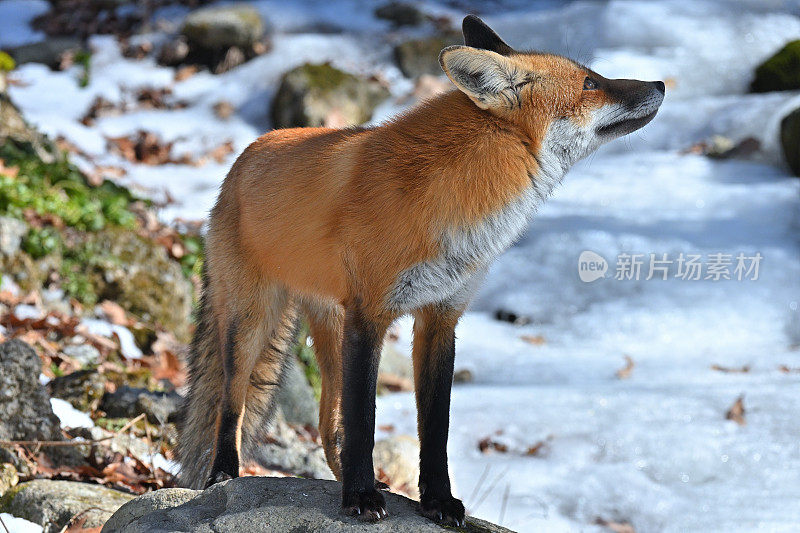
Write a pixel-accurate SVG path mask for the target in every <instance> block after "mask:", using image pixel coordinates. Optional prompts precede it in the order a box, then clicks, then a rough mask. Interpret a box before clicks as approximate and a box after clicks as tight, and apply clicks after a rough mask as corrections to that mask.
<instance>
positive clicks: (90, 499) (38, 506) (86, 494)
mask: <svg viewBox="0 0 800 533" xmlns="http://www.w3.org/2000/svg"><path fill="white" fill-rule="evenodd" d="M132 498H133V496H132V495H130V494H125V493H123V492H119V491H117V490H114V489H109V488H107V487H104V486H102V485H90V484H88V483H78V482H76V481H54V480H50V479H35V480H33V481H28V482H26V483H20V484H19V485H17V486H16V487H14V488H13V489H11V490H10V491H9V492H8V493H7V494H6V495H5V496H3V498H2V500H0V512H4V513H10V514H12V515H14V516H18V517H20V518H24V519H26V520H29V521H31V522H33V523H34V524H39V525H40V526H42V527H43V528H44V533H56V532H58V531H62V529H63V528H64V526H66V525H67V523H69V521H70V520H71V519H72V518H73V517H74V516H75V515H77V514H79V513H83V514H82V517H86V522H85V523H84V524H83V525H84V527H85V528H91V527H100V526H102V525H103V524H104V523H105V522H106V520H108V518H109V517H110V516H111V515H112V514H113V513H114V511H116V510H117V509H119V507H120V506H121V505H122V504H124V503H126V502H128V501H130V500H131V499H132Z"/></svg>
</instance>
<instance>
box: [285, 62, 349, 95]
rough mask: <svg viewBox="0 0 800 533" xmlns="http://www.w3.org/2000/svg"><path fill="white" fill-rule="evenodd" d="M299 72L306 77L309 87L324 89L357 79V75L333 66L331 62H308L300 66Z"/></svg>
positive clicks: (328, 89)
mask: <svg viewBox="0 0 800 533" xmlns="http://www.w3.org/2000/svg"><path fill="white" fill-rule="evenodd" d="M299 72H300V73H302V74H303V76H305V77H306V79H307V80H308V86H309V87H311V88H314V89H320V90H322V91H331V90H333V89H336V88H337V87H339V86H340V85H341V84H342V83H344V82H345V81H347V80H348V79H353V80H355V76H353V75H352V74H348V73H347V72H343V71H341V70H339V69H338V68H335V67H333V66H331V65H330V63H319V64H311V63H306V64H305V65H302V66H301V67H299Z"/></svg>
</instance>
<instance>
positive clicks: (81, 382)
mask: <svg viewBox="0 0 800 533" xmlns="http://www.w3.org/2000/svg"><path fill="white" fill-rule="evenodd" d="M105 385H106V380H105V378H104V377H103V376H101V375H100V374H98V373H97V372H96V371H94V370H78V371H76V372H72V373H70V374H67V375H65V376H59V377H57V378H55V379H53V380H52V381H50V383H48V384H47V389H48V391H49V392H50V396H52V397H54V398H61V399H62V400H66V401H68V402H69V403H70V404H71V405H72V407H74V408H75V409H77V410H79V411H83V412H92V411H94V410H95V409H96V408H97V406H98V405H99V404H100V400H101V399H102V398H103V394H105V391H106V387H105Z"/></svg>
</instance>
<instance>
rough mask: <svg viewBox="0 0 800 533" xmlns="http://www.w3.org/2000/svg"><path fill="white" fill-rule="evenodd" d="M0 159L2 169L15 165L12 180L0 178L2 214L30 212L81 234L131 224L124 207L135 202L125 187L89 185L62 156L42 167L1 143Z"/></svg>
mask: <svg viewBox="0 0 800 533" xmlns="http://www.w3.org/2000/svg"><path fill="white" fill-rule="evenodd" d="M0 159H2V160H3V161H4V164H5V166H7V167H14V166H15V167H19V173H18V175H17V176H16V177H14V178H12V177H10V176H7V175H0V213H2V214H7V215H10V216H13V217H16V218H22V215H23V212H24V211H25V210H26V209H33V211H35V212H36V213H37V214H39V215H54V216H57V217H59V218H60V219H61V220H62V221H63V222H64V224H65V225H67V226H69V227H73V228H76V229H79V230H83V231H97V230H100V229H102V228H104V227H105V226H106V225H115V226H124V227H128V228H133V227H134V226H135V223H136V216H135V215H134V213H133V212H132V211H131V210H130V209H129V206H130V204H131V203H132V202H133V201H134V200H135V198H134V197H133V195H132V194H131V193H130V192H129V191H128V190H127V189H125V188H124V187H120V186H118V185H115V184H114V183H112V182H110V181H108V180H106V181H104V182H103V183H102V184H101V185H100V186H99V187H92V186H90V185H89V184H88V183H87V182H86V178H85V177H84V176H83V174H82V173H81V172H80V171H79V170H78V169H77V168H76V167H75V166H74V165H71V164H70V163H68V162H67V161H66V158H62V159H61V160H57V161H54V162H52V163H45V162H44V161H42V160H41V159H40V158H39V157H38V156H36V154H35V153H34V152H33V150H32V149H31V148H30V147H28V146H23V145H19V144H16V143H13V142H5V143H3V144H2V145H0Z"/></svg>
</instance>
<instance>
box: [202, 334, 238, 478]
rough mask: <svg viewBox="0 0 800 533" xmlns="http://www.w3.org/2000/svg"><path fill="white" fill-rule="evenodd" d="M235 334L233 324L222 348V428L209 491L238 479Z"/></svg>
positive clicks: (218, 435) (220, 415) (218, 426)
mask: <svg viewBox="0 0 800 533" xmlns="http://www.w3.org/2000/svg"><path fill="white" fill-rule="evenodd" d="M236 332H237V323H236V322H235V321H234V322H233V323H232V324H231V325H230V326H229V327H228V331H227V334H226V335H225V345H224V346H223V358H224V365H223V368H224V371H225V389H226V390H225V398H224V399H223V405H222V410H221V412H220V414H219V424H218V425H217V444H216V453H215V454H214V463H213V464H212V466H211V474H210V475H209V476H208V481H206V487H210V486H211V485H213V484H215V483H219V482H220V481H225V480H227V479H233V478H236V477H239V446H238V444H239V443H238V432H239V413H237V409H236V407H235V406H234V405H232V402H231V401H230V400H231V394H230V392H231V391H230V390H229V389H230V387H231V383H232V382H233V380H234V377H235V375H236V356H235V354H236Z"/></svg>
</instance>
